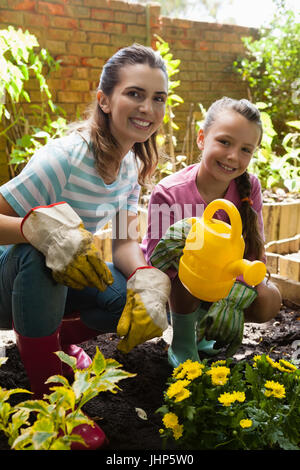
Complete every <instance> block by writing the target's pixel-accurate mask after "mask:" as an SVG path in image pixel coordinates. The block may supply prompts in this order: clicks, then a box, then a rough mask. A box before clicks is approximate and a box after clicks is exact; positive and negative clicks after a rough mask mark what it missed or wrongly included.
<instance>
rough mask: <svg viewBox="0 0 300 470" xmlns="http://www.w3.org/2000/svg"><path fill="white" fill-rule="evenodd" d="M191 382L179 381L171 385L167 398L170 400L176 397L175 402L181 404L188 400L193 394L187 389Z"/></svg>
mask: <svg viewBox="0 0 300 470" xmlns="http://www.w3.org/2000/svg"><path fill="white" fill-rule="evenodd" d="M190 383H191V382H190V381H189V380H178V381H177V382H175V383H173V384H171V385H170V387H169V388H168V390H167V392H166V393H167V396H168V397H169V398H173V397H175V402H179V401H182V400H185V398H188V397H189V396H190V394H191V392H190V391H189V390H188V389H186V388H185V387H186V386H187V385H189V384H190Z"/></svg>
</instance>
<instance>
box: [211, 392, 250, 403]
mask: <svg viewBox="0 0 300 470" xmlns="http://www.w3.org/2000/svg"><path fill="white" fill-rule="evenodd" d="M245 399H246V396H245V393H244V392H232V393H229V392H225V393H222V394H221V395H220V396H219V398H218V401H219V402H220V403H222V404H223V406H230V405H232V403H234V402H235V401H240V402H243V401H245Z"/></svg>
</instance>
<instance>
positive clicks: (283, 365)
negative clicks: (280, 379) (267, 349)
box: [278, 359, 297, 372]
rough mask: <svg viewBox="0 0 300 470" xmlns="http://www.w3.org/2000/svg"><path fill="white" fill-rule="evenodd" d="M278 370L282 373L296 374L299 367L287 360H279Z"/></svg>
mask: <svg viewBox="0 0 300 470" xmlns="http://www.w3.org/2000/svg"><path fill="white" fill-rule="evenodd" d="M278 369H279V370H281V371H282V372H294V371H295V370H297V367H296V366H295V365H294V364H292V363H291V362H289V361H286V360H285V359H279V365H278Z"/></svg>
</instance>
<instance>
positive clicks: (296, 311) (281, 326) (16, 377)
mask: <svg viewBox="0 0 300 470" xmlns="http://www.w3.org/2000/svg"><path fill="white" fill-rule="evenodd" d="M117 343H118V339H117V337H116V335H115V334H105V335H101V336H98V338H97V339H96V340H93V341H89V342H87V343H85V344H84V345H83V347H84V349H85V350H86V351H87V352H88V353H89V354H90V356H93V354H94V353H95V350H96V346H98V347H99V349H100V350H101V351H102V353H103V354H104V356H105V357H106V358H114V359H116V360H117V361H118V362H119V363H121V364H122V365H123V367H122V368H123V369H124V370H126V371H128V372H132V373H135V374H137V375H136V377H134V378H128V379H125V380H122V381H121V382H119V386H120V388H121V390H120V391H119V392H118V393H117V394H112V393H110V392H103V393H101V394H100V395H98V396H97V397H96V398H94V399H93V400H91V401H90V402H89V403H88V404H87V405H86V406H85V412H86V413H87V414H88V415H89V416H90V417H91V418H93V419H94V420H95V421H97V423H98V424H99V425H100V426H101V427H102V429H103V430H104V431H105V433H106V434H107V436H108V438H109V441H110V444H109V447H108V448H107V450H108V451H116V450H118V451H122V450H145V449H146V450H161V449H162V447H161V440H160V436H159V429H160V427H161V426H162V423H161V415H160V414H158V413H155V411H156V410H157V408H159V407H160V406H161V405H162V404H163V391H164V390H165V384H166V380H167V378H168V377H169V376H170V375H171V373H172V369H171V367H170V366H169V364H168V360H167V348H168V344H167V343H166V342H165V340H164V339H158V340H157V341H149V342H147V343H145V344H143V345H140V346H138V347H136V348H135V349H134V350H132V351H131V352H130V353H129V354H127V355H124V354H122V353H120V352H119V351H118V350H117V349H116V346H117ZM263 353H267V354H269V355H270V356H271V357H272V358H273V359H275V360H276V359H279V358H285V359H286V360H293V361H294V362H296V363H297V364H299V362H300V307H299V306H295V305H292V304H289V305H284V306H283V307H282V310H281V311H280V313H279V314H278V316H277V317H276V318H275V319H274V320H272V321H270V322H268V323H266V324H263V325H258V324H254V323H251V324H247V325H246V326H245V331H244V340H243V343H242V345H241V347H240V349H239V351H238V352H237V354H236V355H235V358H236V360H242V359H247V360H248V359H250V358H251V357H253V356H254V355H255V354H263ZM6 357H8V361H7V363H6V364H4V365H3V366H2V367H1V369H0V386H1V387H4V388H7V389H10V388H17V387H23V388H29V383H28V380H27V377H26V373H25V371H24V368H23V365H22V363H21V361H20V357H19V353H18V351H17V348H16V346H15V344H14V343H11V344H8V345H7V346H6ZM222 358H223V357H222V355H221V354H220V355H219V356H216V357H215V358H214V360H217V359H222ZM16 397H18V400H19V401H21V400H23V399H24V398H27V396H26V397H25V396H24V395H22V396H19V395H15V397H14V400H16ZM136 408H141V409H142V410H144V411H145V413H146V418H147V419H142V418H141V417H139V415H138V413H137V411H136ZM0 450H9V447H8V445H7V441H6V439H5V437H4V436H3V435H1V433H0Z"/></svg>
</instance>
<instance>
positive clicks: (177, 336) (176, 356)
mask: <svg viewBox="0 0 300 470" xmlns="http://www.w3.org/2000/svg"><path fill="white" fill-rule="evenodd" d="M171 320H172V327H173V338H172V342H171V345H170V346H169V349H168V360H169V363H170V364H171V366H173V367H178V366H179V364H182V363H183V362H185V361H186V360H187V359H191V360H192V361H200V358H199V354H198V349H197V335H196V326H197V321H198V310H195V312H192V313H186V314H181V313H173V312H171Z"/></svg>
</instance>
